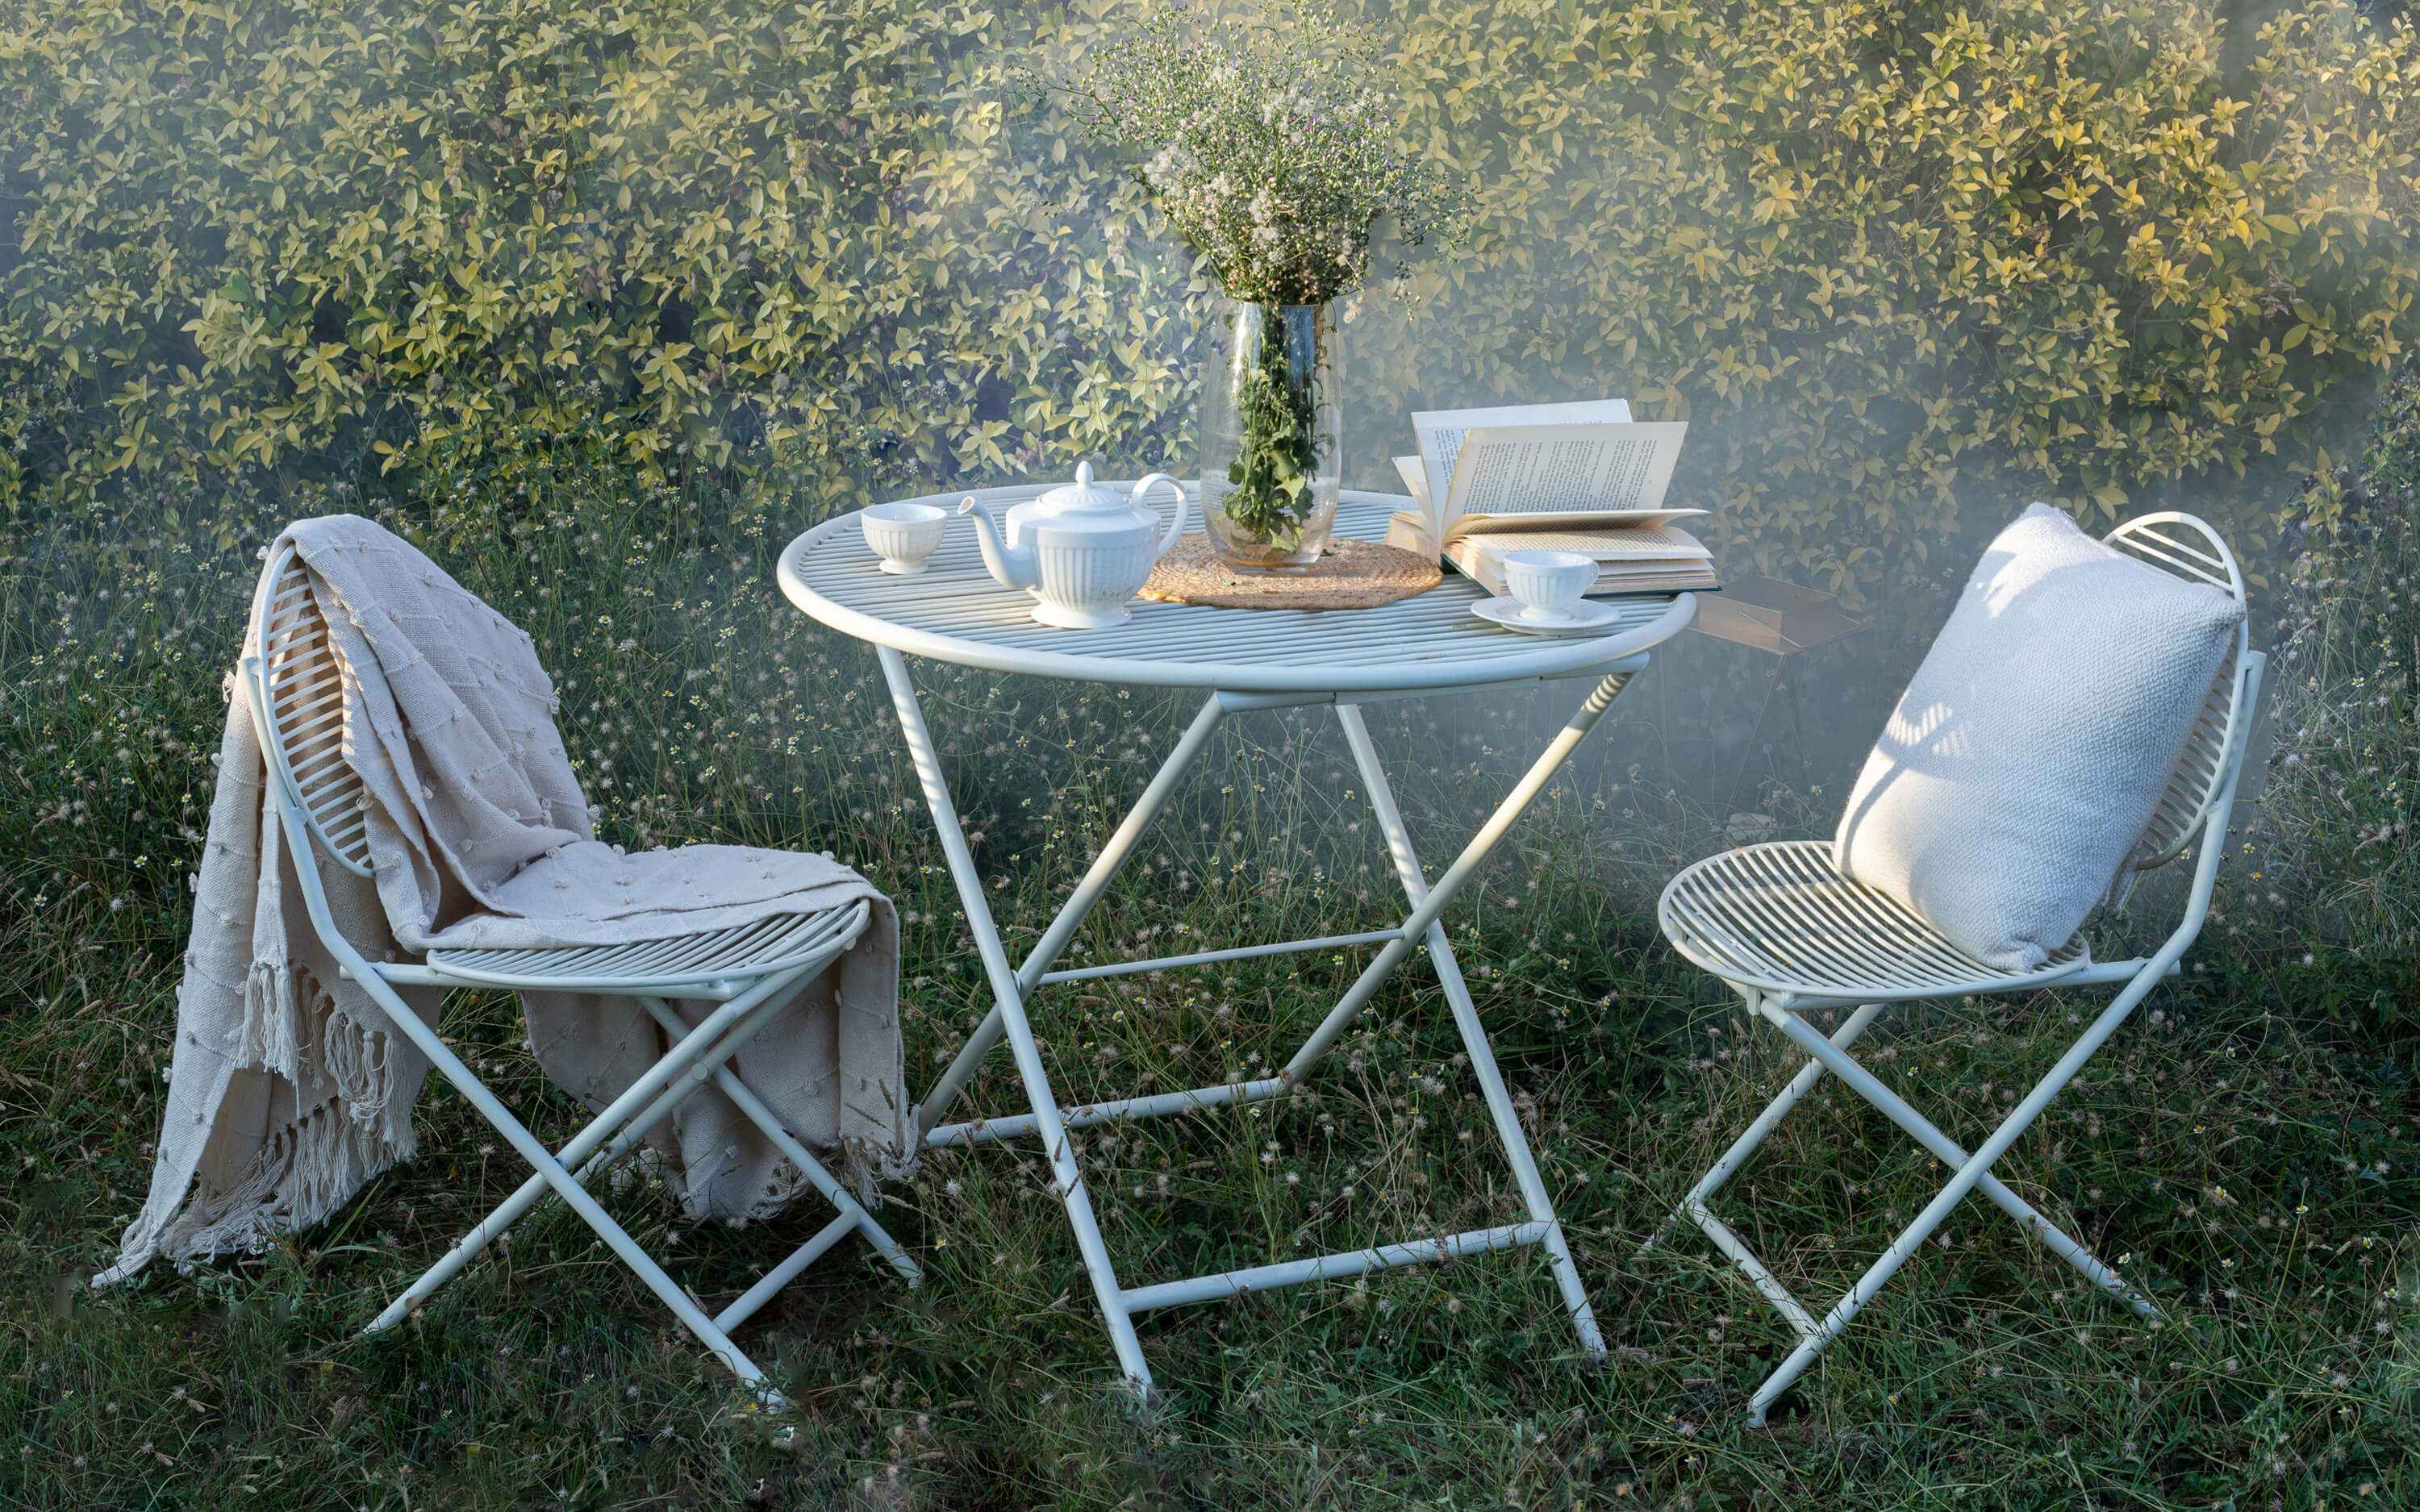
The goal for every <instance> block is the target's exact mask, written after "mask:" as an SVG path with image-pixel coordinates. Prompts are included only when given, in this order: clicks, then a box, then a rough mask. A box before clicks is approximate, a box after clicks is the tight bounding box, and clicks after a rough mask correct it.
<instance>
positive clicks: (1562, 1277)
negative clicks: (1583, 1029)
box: [1336, 703, 1606, 1358]
mask: <svg viewBox="0 0 2420 1512" xmlns="http://www.w3.org/2000/svg"><path fill="white" fill-rule="evenodd" d="M1336 718H1337V722H1338V723H1340V724H1342V726H1343V727H1344V740H1345V744H1347V745H1349V746H1351V747H1352V748H1353V760H1354V762H1355V763H1356V764H1357V765H1359V767H1360V768H1361V781H1362V783H1363V785H1364V786H1365V787H1367V788H1368V789H1369V791H1370V807H1371V809H1372V810H1373V811H1374V812H1375V813H1376V814H1377V816H1378V826H1379V828H1380V829H1382V830H1384V831H1385V832H1386V836H1387V850H1388V855H1390V856H1392V857H1393V858H1394V863H1395V874H1396V876H1397V877H1398V878H1399V879H1401V881H1402V882H1403V885H1404V893H1405V894H1406V895H1407V896H1408V897H1409V898H1410V899H1411V901H1412V906H1413V907H1415V908H1418V907H1419V906H1420V904H1421V903H1424V902H1426V901H1427V898H1428V895H1429V885H1428V878H1427V876H1426V875H1425V874H1424V873H1422V872H1421V871H1420V862H1419V856H1417V855H1415V854H1414V853H1413V850H1412V837H1411V832H1410V831H1409V830H1408V829H1407V828H1405V827H1404V815H1403V811H1402V810H1400V809H1398V808H1397V807H1396V805H1395V792H1394V789H1393V787H1392V786H1391V785H1389V784H1388V781H1387V773H1386V769H1385V768H1384V767H1382V766H1380V765H1379V764H1378V748H1377V747H1376V746H1375V745H1373V743H1372V742H1371V739H1370V729H1369V726H1367V725H1365V724H1364V723H1362V721H1361V711H1360V710H1359V709H1358V708H1357V707H1355V706H1354V705H1352V704H1350V703H1340V704H1338V705H1337V706H1336ZM1427 940H1428V948H1429V960H1430V962H1431V964H1434V965H1435V967H1436V974H1437V982H1438V985H1440V986H1441V987H1443V988H1444V989H1445V997H1446V1001H1447V1002H1448V1003H1449V1004H1450V1005H1451V1007H1452V1009H1453V1026H1454V1028H1455V1030H1456V1031H1457V1032H1459V1033H1460V1035H1461V1036H1462V1047H1463V1050H1464V1052H1465V1053H1466V1054H1467V1055H1468V1056H1469V1057H1470V1072H1471V1074H1472V1076H1474V1077H1476V1078H1477V1079H1478V1082H1479V1090H1480V1094H1481V1096H1482V1097H1484V1098H1485V1099H1486V1102H1487V1113H1488V1117H1489V1118H1490V1119H1494V1120H1495V1124H1496V1135H1497V1138H1498V1139H1499V1140H1501V1141H1502V1142H1503V1145H1504V1158H1505V1161H1506V1163H1507V1164H1509V1165H1511V1166H1512V1180H1513V1181H1514V1182H1515V1183H1516V1184H1517V1185H1518V1186H1519V1187H1520V1189H1521V1200H1522V1202H1523V1203H1524V1204H1526V1205H1527V1206H1528V1210H1529V1218H1530V1221H1531V1222H1533V1223H1540V1224H1544V1226H1545V1235H1544V1238H1542V1239H1541V1240H1540V1241H1539V1244H1540V1246H1541V1247H1542V1248H1544V1250H1545V1252H1546V1255H1547V1257H1548V1258H1549V1259H1550V1260H1551V1261H1552V1263H1553V1268H1554V1273H1555V1285H1556V1287H1557V1288H1559V1289H1560V1290H1561V1292H1562V1295H1563V1308H1564V1310H1565V1311H1566V1312H1568V1313H1569V1314H1570V1315H1571V1319H1572V1327H1573V1328H1574V1329H1575V1331H1576V1332H1577V1333H1578V1334H1579V1336H1580V1347H1581V1348H1582V1349H1584V1350H1588V1351H1589V1352H1590V1354H1593V1355H1597V1356H1599V1357H1600V1358H1602V1357H1603V1356H1604V1354H1605V1352H1606V1348H1605V1334H1604V1332H1603V1331H1602V1330H1600V1329H1599V1328H1598V1327H1597V1322H1596V1313H1595V1311H1594V1310H1593V1309H1592V1308H1590V1306H1589V1300H1588V1292H1587V1290H1586V1289H1585V1288H1583V1287H1582V1286H1581V1285H1580V1273H1579V1267H1578V1266H1577V1265H1575V1264H1574V1263H1573V1261H1572V1251H1571V1245H1570V1244H1569V1243H1568V1242H1566V1241H1565V1239H1564V1237H1563V1224H1562V1220H1561V1219H1560V1218H1559V1217H1557V1216H1556V1215H1555V1204H1554V1199H1553V1198H1551V1197H1549V1196H1547V1195H1546V1182H1545V1179H1544V1177H1543V1176H1541V1175H1540V1174H1539V1172H1538V1163H1537V1160H1536V1159H1535V1158H1534V1157H1533V1156H1532V1155H1531V1154H1530V1152H1529V1141H1528V1137H1527V1136H1526V1135H1524V1134H1523V1133H1522V1131H1521V1116H1520V1114H1519V1112H1518V1111H1517V1110H1515V1109H1514V1107H1513V1106H1512V1093H1511V1092H1510V1091H1508V1090H1506V1088H1505V1086H1504V1076H1503V1073H1502V1072H1500V1071H1498V1070H1497V1065H1496V1055H1495V1052H1494V1050H1493V1048H1492V1047H1491V1046H1490V1045H1489V1044H1488V1041H1487V1029H1486V1026H1484V1025H1482V1024H1481V1023H1480V1021H1479V1009H1478V1007H1477V1006H1476V1005H1475V1004H1474V1003H1472V1001H1471V998H1470V988H1469V986H1468V984H1467V983H1466V982H1465V981H1464V980H1463V977H1462V966H1461V964H1460V963H1459V962H1457V961H1455V959H1454V955H1453V947H1452V945H1451V944H1450V942H1449V941H1448V940H1447V938H1446V933H1445V926H1444V925H1443V924H1441V923H1437V922H1435V920H1432V921H1431V922H1430V924H1429V926H1428V931H1427Z"/></svg>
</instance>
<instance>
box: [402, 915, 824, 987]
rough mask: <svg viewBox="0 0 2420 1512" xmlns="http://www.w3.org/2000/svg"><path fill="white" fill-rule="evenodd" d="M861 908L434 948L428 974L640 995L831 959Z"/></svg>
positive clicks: (508, 984) (489, 982) (757, 975)
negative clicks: (569, 942) (584, 938)
mask: <svg viewBox="0 0 2420 1512" xmlns="http://www.w3.org/2000/svg"><path fill="white" fill-rule="evenodd" d="M868 917H869V916H868V911H867V908H866V905H865V904H864V903H852V904H851V905H849V906H848V907H846V908H828V909H823V910H819V911H817V912H815V913H812V914H771V915H768V916H767V917H766V918H760V919H757V920H756V921H755V922H753V923H750V924H737V925H733V926H732V927H731V928H729V929H718V930H706V931H703V932H701V933H695V934H675V935H671V936H669V937H666V938H663V939H654V940H632V941H628V942H626V943H622V944H616V945H582V946H560V947H551V948H546V949H454V950H447V949H439V950H431V951H429V952H428V958H427V964H428V967H429V969H430V970H432V971H440V972H442V973H444V974H445V975H446V976H448V977H453V978H456V979H458V980H461V981H464V982H475V983H478V984H480V985H483V986H490V987H537V988H545V987H555V988H562V989H564V990H566V991H622V992H644V991H647V990H649V989H667V990H668V989H672V988H676V987H680V986H683V985H689V986H695V985H697V984H699V983H702V982H710V981H736V980H747V979H751V978H761V977H767V976H770V975H772V974H773V973H774V972H777V971H791V970H796V969H798V968H799V967H803V966H814V965H818V964H823V963H825V962H829V961H830V960H832V959H833V958H834V957H836V956H838V955H839V954H840V953H841V952H842V951H844V950H845V949H848V948H849V947H850V946H851V945H854V944H855V943H856V942H857V937H858V936H859V935H860V934H861V933H864V932H865V924H866V919H867V918H868Z"/></svg>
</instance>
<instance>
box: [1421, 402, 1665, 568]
mask: <svg viewBox="0 0 2420 1512" xmlns="http://www.w3.org/2000/svg"><path fill="white" fill-rule="evenodd" d="M1629 420H1630V401H1629V400H1627V399H1584V400H1581V401H1579V402H1578V403H1575V404H1515V405H1499V406H1497V407H1495V408H1492V409H1423V410H1420V411H1419V412H1418V413H1416V414H1414V415H1413V416H1412V435H1413V436H1414V438H1415V439H1417V440H1419V445H1420V455H1419V464H1420V471H1422V473H1423V474H1425V475H1426V477H1427V479H1428V499H1427V501H1426V502H1427V504H1428V507H1429V514H1430V518H1431V520H1432V521H1433V522H1434V524H1435V529H1436V533H1437V535H1438V537H1439V538H1440V539H1442V538H1443V537H1444V534H1445V529H1444V528H1445V527H1446V526H1447V525H1449V524H1450V523H1451V522H1452V517H1451V516H1450V515H1439V514H1438V513H1437V506H1438V505H1440V504H1442V503H1444V502H1445V501H1447V500H1449V499H1450V498H1451V497H1452V487H1453V469H1454V463H1455V461H1456V459H1457V458H1459V457H1460V456H1461V455H1462V446H1463V439H1464V437H1466V435H1468V434H1469V432H1470V431H1472V430H1473V429H1475V428H1477V427H1479V426H1481V425H1562V424H1588V423H1594V424H1627V423H1628V422H1629Z"/></svg>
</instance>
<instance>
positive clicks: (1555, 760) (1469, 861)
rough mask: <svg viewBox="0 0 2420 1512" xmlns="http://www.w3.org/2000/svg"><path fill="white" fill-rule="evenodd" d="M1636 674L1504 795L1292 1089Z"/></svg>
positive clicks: (1324, 1025)
mask: <svg viewBox="0 0 2420 1512" xmlns="http://www.w3.org/2000/svg"><path fill="white" fill-rule="evenodd" d="M1633 675H1635V674H1634V673H1632V672H1627V671H1618V672H1613V673H1610V674H1608V675H1607V676H1606V677H1605V678H1604V679H1603V680H1602V681H1600V682H1599V683H1598V684H1597V685H1596V687H1595V690H1594V691H1592V692H1590V694H1589V696H1588V702H1584V703H1582V704H1581V705H1580V706H1579V708H1578V709H1577V710H1576V711H1575V712H1574V714H1573V715H1572V717H1571V718H1570V719H1569V720H1568V721H1566V722H1565V723H1564V725H1563V728H1562V730H1561V731H1560V733H1558V734H1557V735H1556V736H1555V738H1554V739H1553V740H1552V741H1550V742H1548V743H1547V746H1546V748H1545V750H1544V752H1542V753H1541V754H1540V755H1539V757H1538V759H1537V761H1535V762H1534V763H1532V764H1530V767H1529V770H1528V772H1527V773H1526V774H1524V775H1523V777H1522V779H1521V780H1520V781H1518V782H1516V783H1514V784H1513V787H1512V792H1511V793H1508V794H1506V795H1504V801H1503V802H1502V803H1500V804H1498V805H1497V807H1496V811H1495V812H1494V813H1492V814H1490V815H1488V818H1487V823H1485V824H1483V825H1480V826H1479V833H1477V834H1476V835H1473V836H1471V837H1470V843H1468V844H1467V845H1465V846H1464V847H1463V848H1462V854H1461V855H1460V856H1455V857H1454V859H1453V864H1452V865H1451V866H1450V867H1448V868H1446V872H1445V875H1444V876H1442V877H1439V878H1438V879H1437V883H1436V886H1435V887H1434V888H1432V889H1431V890H1430V892H1429V895H1428V901H1427V902H1425V903H1420V904H1419V906H1417V907H1415V908H1414V909H1413V910H1412V917H1411V918H1407V919H1405V920H1404V924H1403V933H1402V934H1401V935H1400V936H1398V937H1397V938H1396V939H1394V940H1392V941H1390V942H1389V943H1388V945H1387V947H1386V949H1382V950H1380V951H1379V952H1378V954H1377V956H1376V958H1375V959H1373V961H1372V962H1371V963H1370V964H1368V965H1367V966H1365V967H1363V968H1362V971H1361V975H1360V976H1359V977H1357V978H1356V979H1355V980H1354V982H1353V985H1352V986H1351V987H1349V988H1347V989H1345V993H1344V995H1343V996H1342V997H1341V998H1339V999H1338V1000H1337V1003H1336V1006H1335V1007H1334V1008H1332V1009H1330V1010H1328V1013H1327V1017H1326V1018H1325V1019H1323V1020H1321V1021H1320V1025H1319V1027H1317V1028H1315V1029H1313V1030H1312V1031H1311V1038H1310V1039H1308V1040H1306V1041H1303V1045H1302V1048H1301V1049H1300V1050H1297V1051H1295V1056H1294V1058H1293V1059H1292V1060H1290V1061H1288V1062H1287V1063H1286V1068H1285V1070H1284V1072H1282V1073H1281V1074H1282V1075H1283V1076H1284V1079H1285V1081H1286V1083H1287V1085H1289V1086H1292V1085H1293V1084H1295V1083H1296V1082H1299V1081H1301V1080H1302V1079H1303V1077H1305V1076H1307V1075H1309V1074H1310V1073H1311V1068H1312V1067H1313V1066H1316V1065H1318V1064H1319V1062H1320V1060H1321V1058H1322V1057H1325V1056H1326V1054H1327V1052H1328V1049H1329V1048H1330V1047H1331V1046H1333V1045H1334V1044H1335V1043H1336V1041H1337V1037H1338V1036H1340V1035H1342V1033H1343V1032H1344V1031H1345V1030H1346V1029H1348V1028H1350V1027H1351V1026H1352V1025H1353V1021H1354V1020H1355V1019H1357V1018H1359V1017H1360V1016H1361V1010H1362V1009H1363V1008H1365V1007H1367V1006H1368V1005H1369V1002H1370V998H1371V996H1372V995H1373V994H1375V993H1376V992H1377V990H1378V987H1379V985H1380V984H1381V983H1383V982H1384V981H1385V980H1387V978H1388V976H1390V975H1392V974H1393V972H1394V970H1395V968H1396V967H1397V966H1400V965H1402V964H1404V958H1405V957H1407V956H1409V955H1410V954H1411V953H1412V945H1413V942H1415V941H1418V940H1421V939H1423V938H1424V937H1425V936H1426V935H1427V933H1428V928H1429V926H1430V925H1431V924H1434V923H1435V922H1436V921H1437V916H1438V915H1440V914H1442V913H1444V912H1445V910H1446V905H1447V904H1449V903H1452V902H1453V898H1454V894H1456V893H1458V892H1460V891H1461V890H1462V887H1463V884H1464V883H1466V882H1468V881H1469V880H1470V878H1471V874H1472V873H1473V872H1477V871H1478V870H1479V869H1480V867H1481V866H1482V865H1484V864H1486V861H1487V857H1488V854H1489V853H1490V852H1492V851H1494V850H1495V849H1496V844H1497V841H1500V840H1502V839H1503V838H1504V832H1505V831H1506V830H1508V829H1511V828H1512V825H1513V822H1514V821H1515V820H1517V819H1519V818H1520V817H1521V815H1522V814H1523V812H1525V811H1526V810H1528V807H1529V805H1530V804H1531V803H1533V802H1535V801H1536V800H1537V796H1538V795H1539V794H1540V793H1541V792H1543V791H1544V788H1545V786H1546V784H1547V783H1548V782H1549V781H1551V780H1552V779H1554V775H1555V773H1556V772H1557V771H1558V770H1559V768H1560V767H1561V766H1562V764H1563V763H1564V762H1565V761H1567V760H1569V759H1570V757H1571V754H1572V752H1573V751H1574V750H1575V749H1576V748H1578V746H1579V743H1580V742H1581V741H1583V740H1585V739H1587V738H1588V733H1589V732H1590V731H1591V730H1593V729H1595V728H1596V722H1597V721H1598V720H1599V719H1601V718H1603V717H1605V711H1606V709H1608V708H1610V707H1612V705H1613V701H1614V700H1615V699H1616V698H1617V697H1619V696H1620V695H1621V690H1622V688H1623V687H1625V686H1627V685H1628V684H1629V682H1630V679H1631V677H1632V676H1633Z"/></svg>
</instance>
